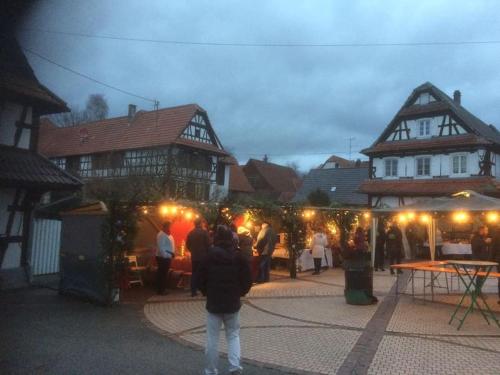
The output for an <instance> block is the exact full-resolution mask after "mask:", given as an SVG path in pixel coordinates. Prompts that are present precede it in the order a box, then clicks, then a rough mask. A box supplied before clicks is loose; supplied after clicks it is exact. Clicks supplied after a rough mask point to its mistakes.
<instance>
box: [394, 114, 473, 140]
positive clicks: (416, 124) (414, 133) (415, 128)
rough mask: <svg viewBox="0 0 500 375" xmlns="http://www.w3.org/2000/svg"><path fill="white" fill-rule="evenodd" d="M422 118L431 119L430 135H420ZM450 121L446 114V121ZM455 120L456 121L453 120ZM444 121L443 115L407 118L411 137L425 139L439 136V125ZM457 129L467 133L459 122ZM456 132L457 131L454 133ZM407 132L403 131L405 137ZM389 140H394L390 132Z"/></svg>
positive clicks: (445, 131) (445, 132)
mask: <svg viewBox="0 0 500 375" xmlns="http://www.w3.org/2000/svg"><path fill="white" fill-rule="evenodd" d="M421 120H429V121H430V129H429V130H430V134H429V135H424V136H420V133H419V131H420V121H421ZM448 121H449V116H448V115H446V123H448ZM453 122H455V121H453ZM442 123H443V116H435V117H421V118H418V119H414V120H406V125H407V126H408V129H410V139H425V138H432V137H438V136H439V132H440V129H439V126H440V125H441V124H442ZM457 129H458V132H459V134H466V133H467V131H466V130H465V129H464V128H462V127H461V126H460V125H458V124H457ZM453 134H455V133H453ZM447 135H448V130H447V128H445V130H444V135H443V136H447ZM405 136H406V135H405V133H403V137H405ZM386 140H387V141H391V140H392V134H389V137H388V138H387V139H386Z"/></svg>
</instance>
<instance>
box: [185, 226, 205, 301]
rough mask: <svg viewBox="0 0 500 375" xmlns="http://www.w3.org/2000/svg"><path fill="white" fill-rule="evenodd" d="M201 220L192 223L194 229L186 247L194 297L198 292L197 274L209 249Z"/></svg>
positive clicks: (188, 236)
mask: <svg viewBox="0 0 500 375" xmlns="http://www.w3.org/2000/svg"><path fill="white" fill-rule="evenodd" d="M201 224H202V222H201V219H199V218H198V219H196V220H195V221H194V229H193V230H192V231H191V232H189V234H188V235H187V239H186V247H187V249H188V250H189V252H190V253H191V296H192V297H194V296H196V294H197V290H198V274H199V268H200V265H201V261H202V260H203V258H204V257H205V256H206V255H207V251H208V248H209V247H210V239H209V237H208V232H207V231H206V230H205V229H203V228H202V226H201Z"/></svg>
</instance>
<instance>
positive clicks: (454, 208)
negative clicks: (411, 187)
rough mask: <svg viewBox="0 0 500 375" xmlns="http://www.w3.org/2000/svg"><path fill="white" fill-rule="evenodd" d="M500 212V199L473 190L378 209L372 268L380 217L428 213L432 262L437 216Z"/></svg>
mask: <svg viewBox="0 0 500 375" xmlns="http://www.w3.org/2000/svg"><path fill="white" fill-rule="evenodd" d="M498 211H500V199H498V198H493V197H488V196H486V195H482V194H479V193H476V192H474V191H471V190H466V191H462V192H459V193H456V194H453V195H452V196H451V197H439V198H426V199H422V200H419V201H417V202H415V203H414V204H411V205H408V206H401V207H392V208H376V209H373V210H372V213H373V215H372V231H371V237H372V238H371V240H372V241H371V242H372V266H373V265H374V264H375V251H374V250H375V241H376V236H377V234H376V233H377V225H378V217H379V216H382V215H386V214H397V213H403V212H413V213H420V214H423V213H426V214H428V217H427V220H426V223H427V231H428V236H429V248H430V255H431V260H434V259H435V256H436V215H437V214H440V213H451V212H471V213H484V212H498Z"/></svg>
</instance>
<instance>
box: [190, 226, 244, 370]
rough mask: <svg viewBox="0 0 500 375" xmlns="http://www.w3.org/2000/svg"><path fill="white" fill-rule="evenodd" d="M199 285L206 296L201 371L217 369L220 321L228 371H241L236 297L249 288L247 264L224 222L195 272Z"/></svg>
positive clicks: (239, 305) (238, 302)
mask: <svg viewBox="0 0 500 375" xmlns="http://www.w3.org/2000/svg"><path fill="white" fill-rule="evenodd" d="M198 280H199V289H200V290H201V292H202V293H203V295H204V296H206V297H207V303H206V309H207V311H208V313H207V342H206V349H205V355H206V366H205V375H215V374H217V373H218V369H217V362H218V359H219V353H218V345H219V334H220V329H221V325H222V323H224V330H225V333H226V342H227V349H228V352H227V356H228V360H229V366H230V367H229V372H230V374H241V373H242V370H243V369H242V367H241V363H240V357H241V353H240V350H241V349H240V313H239V311H240V308H241V302H240V297H242V296H244V295H245V294H247V293H248V292H249V291H250V288H251V286H252V278H251V274H250V266H249V264H248V262H247V261H246V260H245V259H244V257H243V255H242V254H241V252H239V251H236V249H235V247H234V240H233V234H232V233H231V230H230V229H229V228H227V227H226V226H225V225H220V226H219V227H218V228H217V230H216V233H215V238H214V246H213V247H212V248H210V249H209V251H208V254H207V256H206V257H205V259H204V261H203V262H202V265H201V268H200V273H199V279H198Z"/></svg>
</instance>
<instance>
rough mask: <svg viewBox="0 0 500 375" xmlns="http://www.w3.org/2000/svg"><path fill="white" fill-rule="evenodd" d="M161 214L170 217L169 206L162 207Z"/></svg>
mask: <svg viewBox="0 0 500 375" xmlns="http://www.w3.org/2000/svg"><path fill="white" fill-rule="evenodd" d="M160 214H162V215H163V216H166V215H168V207H167V206H161V207H160Z"/></svg>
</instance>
